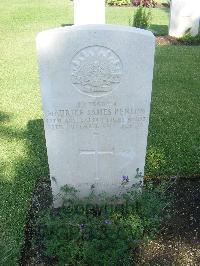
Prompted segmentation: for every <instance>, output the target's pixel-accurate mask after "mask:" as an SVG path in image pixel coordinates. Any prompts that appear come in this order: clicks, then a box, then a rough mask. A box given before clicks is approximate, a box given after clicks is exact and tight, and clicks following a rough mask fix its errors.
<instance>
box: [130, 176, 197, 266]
mask: <svg viewBox="0 0 200 266" xmlns="http://www.w3.org/2000/svg"><path fill="white" fill-rule="evenodd" d="M171 193H173V196H174V204H173V206H172V209H171V218H170V219H169V220H168V221H167V222H166V223H165V224H164V226H163V228H162V230H161V232H160V233H159V235H158V236H157V237H156V238H155V239H154V240H152V241H151V242H150V243H149V244H148V245H146V246H141V247H140V248H139V249H138V251H137V253H138V254H137V255H136V257H137V258H136V260H135V261H136V263H135V265H152V266H153V265H180V266H183V265H185V266H186V265H200V179H187V180H180V181H178V182H176V185H175V186H173V187H172V190H171Z"/></svg>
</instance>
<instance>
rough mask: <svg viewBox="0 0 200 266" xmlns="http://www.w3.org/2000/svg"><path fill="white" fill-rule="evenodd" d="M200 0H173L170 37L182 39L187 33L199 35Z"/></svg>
mask: <svg viewBox="0 0 200 266" xmlns="http://www.w3.org/2000/svg"><path fill="white" fill-rule="evenodd" d="M199 21H200V0H172V2H171V14H170V24H169V35H170V36H174V37H182V36H183V35H184V34H185V33H187V31H188V30H189V32H190V33H191V34H192V35H197V34H198V33H199Z"/></svg>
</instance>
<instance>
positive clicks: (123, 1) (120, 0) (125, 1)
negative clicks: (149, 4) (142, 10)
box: [106, 0, 131, 6]
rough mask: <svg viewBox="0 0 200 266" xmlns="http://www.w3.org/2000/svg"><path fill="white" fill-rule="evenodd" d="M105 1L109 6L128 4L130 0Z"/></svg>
mask: <svg viewBox="0 0 200 266" xmlns="http://www.w3.org/2000/svg"><path fill="white" fill-rule="evenodd" d="M106 3H107V4H108V5H110V6H129V5H130V4H131V0H106Z"/></svg>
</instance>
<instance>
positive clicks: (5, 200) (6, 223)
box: [0, 113, 49, 265]
mask: <svg viewBox="0 0 200 266" xmlns="http://www.w3.org/2000/svg"><path fill="white" fill-rule="evenodd" d="M0 118H1V121H4V122H5V121H9V115H6V114H4V113H0ZM0 128H1V134H0V136H3V137H4V138H9V139H10V140H12V139H13V138H17V139H18V140H22V141H23V144H25V147H26V152H25V153H24V155H23V157H19V159H17V160H16V161H11V162H10V163H11V164H12V165H11V166H12V167H13V168H14V170H13V171H14V177H15V178H14V179H13V180H12V181H10V182H9V181H3V179H4V178H3V179H2V181H1V182H0V201H1V209H0V248H1V250H0V265H17V264H18V260H19V257H20V249H21V248H22V245H23V241H24V225H25V223H26V216H27V213H28V211H29V208H30V204H31V198H32V193H33V190H34V187H35V185H36V184H37V181H38V180H39V179H40V178H41V177H44V176H48V174H49V169H48V162H47V152H46V144H45V136H44V126H43V121H42V120H41V119H39V120H33V121H29V122H28V125H27V129H26V130H24V131H23V130H22V131H17V130H16V131H13V130H12V129H10V128H9V127H7V125H4V124H2V125H0ZM13 147H14V146H13ZM16 147H17V146H16ZM13 152H14V153H16V154H17V151H15V150H14V151H13ZM6 166H7V167H8V165H3V166H2V167H3V168H5V167H6ZM2 167H0V168H1V169H0V171H1V175H2V177H4V172H5V170H4V169H2ZM5 169H6V168H5ZM15 263H16V264H15Z"/></svg>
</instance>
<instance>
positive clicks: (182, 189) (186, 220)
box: [20, 178, 200, 266]
mask: <svg viewBox="0 0 200 266" xmlns="http://www.w3.org/2000/svg"><path fill="white" fill-rule="evenodd" d="M168 193H172V195H173V199H174V202H173V206H172V207H171V209H170V214H171V217H170V219H169V220H167V221H166V222H165V223H164V224H163V227H162V230H161V231H160V233H159V234H158V235H157V236H156V237H155V239H154V240H152V241H150V242H149V244H147V245H142V246H141V247H139V248H138V249H137V250H136V251H135V252H134V263H133V265H138V266H140V265H152V266H155V265H166V266H168V265H169V266H170V265H175V266H176V265H178V266H179V265H180V266H188V265H191V266H192V265H194V266H196V265H200V224H199V222H200V206H199V203H200V178H193V179H179V180H176V179H175V180H174V183H173V185H172V186H171V188H170V189H169V191H168ZM33 195H34V196H33V199H32V205H31V208H30V211H29V216H28V220H27V225H26V230H25V245H24V249H23V252H22V258H21V261H20V265H23V266H33V265H34V266H35V265H40V266H42V265H44V266H47V265H54V263H53V262H51V261H46V260H45V259H44V258H42V256H41V255H40V243H38V245H37V247H36V248H35V247H33V245H32V244H31V242H32V239H33V238H34V236H35V235H36V234H37V227H36V225H35V223H36V221H37V219H38V217H39V215H40V213H41V211H42V210H44V209H45V208H47V207H48V206H49V205H50V204H51V201H52V197H51V189H50V181H49V179H48V178H41V179H40V180H39V182H38V184H37V186H36V188H35V191H34V193H33ZM108 266H109V265H108Z"/></svg>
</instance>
